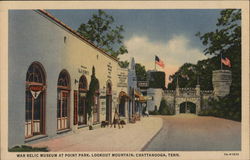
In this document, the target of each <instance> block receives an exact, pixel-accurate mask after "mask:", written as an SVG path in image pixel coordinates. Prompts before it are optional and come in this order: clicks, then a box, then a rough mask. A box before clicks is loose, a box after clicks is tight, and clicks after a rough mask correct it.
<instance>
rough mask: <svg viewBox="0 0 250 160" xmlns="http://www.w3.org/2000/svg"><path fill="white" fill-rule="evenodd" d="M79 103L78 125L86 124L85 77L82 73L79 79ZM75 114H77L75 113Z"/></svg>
mask: <svg viewBox="0 0 250 160" xmlns="http://www.w3.org/2000/svg"><path fill="white" fill-rule="evenodd" d="M78 90H79V104H78V118H77V119H78V125H83V124H87V112H86V93H87V79H86V77H85V76H84V75H82V76H81V77H80V80H79V89H78ZM75 116H77V115H75Z"/></svg>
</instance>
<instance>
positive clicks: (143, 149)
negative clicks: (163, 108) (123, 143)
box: [141, 118, 164, 151]
mask: <svg viewBox="0 0 250 160" xmlns="http://www.w3.org/2000/svg"><path fill="white" fill-rule="evenodd" d="M161 119H162V118H161ZM163 121H164V120H163V119H162V126H161V129H159V131H157V133H156V134H155V135H154V136H153V137H152V138H150V140H149V141H148V142H147V143H146V144H145V145H144V146H143V147H142V149H141V151H145V149H146V148H147V147H148V145H149V144H150V142H151V141H152V140H153V139H154V138H155V137H156V136H158V135H159V133H160V132H161V131H162V129H163Z"/></svg>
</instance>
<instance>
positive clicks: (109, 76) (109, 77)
mask: <svg viewBox="0 0 250 160" xmlns="http://www.w3.org/2000/svg"><path fill="white" fill-rule="evenodd" d="M107 68H108V75H107V78H108V79H111V78H112V77H111V74H112V66H111V63H110V62H109V64H108V65H107Z"/></svg>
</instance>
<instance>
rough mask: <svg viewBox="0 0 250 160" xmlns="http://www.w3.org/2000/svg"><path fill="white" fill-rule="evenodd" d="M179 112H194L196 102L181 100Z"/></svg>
mask: <svg viewBox="0 0 250 160" xmlns="http://www.w3.org/2000/svg"><path fill="white" fill-rule="evenodd" d="M180 113H193V114H196V104H195V103H193V102H189V101H186V102H182V103H181V104H180Z"/></svg>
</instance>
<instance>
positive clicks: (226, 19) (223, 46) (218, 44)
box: [197, 9, 241, 98]
mask: <svg viewBox="0 0 250 160" xmlns="http://www.w3.org/2000/svg"><path fill="white" fill-rule="evenodd" d="M216 25H217V29H216V30H215V31H213V32H208V33H205V34H203V35H202V34H201V33H197V36H199V37H200V39H201V41H202V43H203V45H205V46H206V49H205V50H204V53H205V54H210V55H217V56H218V57H219V56H220V54H223V55H224V56H225V57H228V58H229V59H230V61H231V64H232V67H231V68H228V67H224V68H225V69H228V70H231V71H232V86H231V91H232V92H231V94H233V95H234V96H235V97H239V98H240V97H241V10H240V9H225V10H222V11H221V15H220V17H219V18H218V22H217V24H216ZM219 60H220V59H219Z"/></svg>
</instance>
